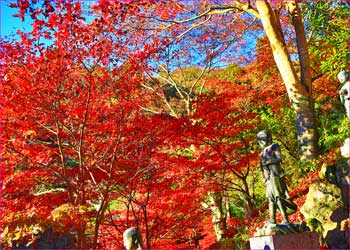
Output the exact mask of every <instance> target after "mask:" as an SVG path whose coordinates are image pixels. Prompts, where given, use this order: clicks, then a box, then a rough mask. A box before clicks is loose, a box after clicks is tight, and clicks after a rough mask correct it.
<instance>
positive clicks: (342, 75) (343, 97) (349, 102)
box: [337, 70, 350, 121]
mask: <svg viewBox="0 0 350 250" xmlns="http://www.w3.org/2000/svg"><path fill="white" fill-rule="evenodd" d="M337 78H338V80H339V82H340V83H341V84H343V87H342V88H341V89H340V91H339V96H340V101H341V103H342V104H344V106H345V110H346V116H347V117H348V119H349V121H350V81H349V79H350V75H349V73H348V72H346V71H345V70H342V71H340V72H339V73H338V75H337Z"/></svg>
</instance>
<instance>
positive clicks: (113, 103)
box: [1, 0, 336, 249]
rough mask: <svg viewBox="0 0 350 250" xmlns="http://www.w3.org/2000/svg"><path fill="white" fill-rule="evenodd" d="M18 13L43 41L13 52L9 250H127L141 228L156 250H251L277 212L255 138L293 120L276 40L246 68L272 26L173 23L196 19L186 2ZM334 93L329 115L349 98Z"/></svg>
mask: <svg viewBox="0 0 350 250" xmlns="http://www.w3.org/2000/svg"><path fill="white" fill-rule="evenodd" d="M10 5H11V7H13V8H17V9H18V14H17V16H18V17H19V18H20V19H22V20H30V22H31V24H32V30H31V31H30V32H27V33H25V32H22V31H18V32H17V35H18V39H17V40H12V41H11V40H1V66H2V72H1V74H2V79H3V81H2V83H1V84H2V92H1V106H2V135H1V144H2V151H1V157H2V167H1V171H2V172H1V174H2V176H1V178H2V180H1V181H2V204H1V206H2V213H1V221H2V247H4V249H10V248H13V247H22V248H24V247H33V248H36V247H40V244H41V243H40V242H41V241H42V240H43V236H44V235H47V234H49V235H48V237H47V238H48V242H46V243H47V244H51V243H52V242H54V241H60V240H62V242H63V241H64V246H63V247H65V248H74V249H122V248H123V242H122V241H123V240H122V233H123V231H124V230H125V229H127V228H129V227H134V226H136V227H138V228H139V229H140V230H141V232H142V235H143V244H144V247H146V248H148V249H150V248H157V249H170V248H172V249H173V248H186V247H190V248H200V247H201V248H210V247H212V248H219V247H221V246H222V245H220V244H221V243H222V242H219V243H218V241H220V240H221V239H223V238H225V237H226V238H230V239H231V241H230V244H231V243H232V244H236V243H237V242H239V243H240V244H243V245H244V244H246V241H245V240H244V239H243V238H239V236H240V235H241V234H242V231H244V230H245V232H244V233H245V235H247V234H248V232H247V230H246V228H248V227H249V226H252V225H253V224H254V225H257V224H259V223H262V220H261V218H259V213H262V211H263V210H264V208H265V207H264V206H265V203H264V202H263V201H261V200H259V199H261V197H263V194H257V193H256V189H257V188H256V187H255V186H256V185H257V184H256V183H257V180H258V177H257V176H258V175H257V165H258V163H257V159H258V153H257V146H256V141H255V140H256V139H255V134H256V132H257V131H258V130H259V129H261V128H264V127H266V126H265V124H262V121H263V122H264V121H265V120H266V117H267V116H266V113H267V112H272V115H271V117H273V118H275V116H276V117H281V114H283V112H284V111H285V110H286V109H288V100H287V99H288V98H287V95H286V92H285V88H284V85H283V82H282V79H281V77H280V75H279V74H278V70H277V68H276V66H275V63H274V61H273V56H272V51H271V49H270V47H269V46H268V40H267V38H266V37H264V36H262V37H259V39H258V43H257V45H256V47H254V48H253V47H252V46H251V47H250V49H252V48H253V49H254V50H255V49H256V55H255V56H253V55H250V54H245V56H242V57H239V56H238V57H237V55H236V54H235V52H236V50H237V49H240V48H244V47H245V46H247V44H244V40H242V39H241V38H242V37H244V36H245V35H246V32H248V31H249V30H250V31H252V32H253V31H254V32H259V31H260V29H261V25H260V24H258V23H256V21H255V19H253V18H251V17H248V16H245V15H244V14H237V16H238V17H239V18H238V17H237V16H234V15H214V14H216V12H215V11H214V12H213V13H211V12H210V13H209V14H210V18H209V17H208V20H207V19H204V20H202V21H203V23H200V24H201V25H198V29H194V28H190V26H188V23H187V22H180V21H177V22H170V20H178V19H179V18H182V19H183V20H186V19H187V18H189V17H190V14H189V13H188V12H186V5H185V4H182V3H178V2H177V1H168V2H166V3H160V2H159V1H152V0H144V1H136V2H135V1H117V2H115V1H102V0H101V1H96V2H94V3H93V4H92V5H91V6H89V9H88V12H87V11H86V9H85V8H86V6H83V5H84V3H79V2H77V1H58V0H57V1H36V0H31V1H28V0H19V1H17V3H12V4H10ZM209 5H210V1H208V2H207V1H202V2H201V3H199V4H198V5H196V7H197V8H198V11H199V10H201V11H204V10H205V9H207V7H208V6H209ZM219 10H220V9H219ZM216 11H218V10H216ZM179 20H180V19H179ZM209 21H211V22H209ZM207 22H208V23H207ZM222 23H227V26H223V25H221V24H222ZM202 24H207V25H206V26H205V25H202ZM255 24H257V25H255ZM194 27H197V26H196V25H195V26H194ZM233 30H235V33H234V35H232V36H233V37H230V36H228V34H231V33H232V31H233ZM187 33H189V34H190V35H189V36H187ZM208 33H209V34H211V36H208V35H207V34H208ZM181 39H182V40H181ZM248 48H249V46H248ZM222 55H225V56H224V57H221V56H222ZM193 58H195V61H196V63H195V66H193V67H187V68H186V67H185V66H188V65H189V63H190V62H191V60H193ZM228 61H229V62H235V63H236V64H232V65H231V66H230V67H231V68H230V67H227V68H225V69H213V68H212V66H213V64H215V63H218V64H219V65H220V64H223V63H227V62H228ZM182 65H185V66H184V67H182ZM186 70H187V71H186ZM326 82H327V79H326V78H325V77H320V78H319V79H318V81H316V84H315V92H314V95H315V100H316V101H317V102H318V103H319V105H320V110H321V111H320V112H323V111H328V110H330V107H329V105H328V106H327V102H328V101H329V98H328V95H330V94H332V95H333V94H334V93H335V92H336V87H334V86H333V87H332V88H327V87H325V84H326ZM331 101H332V102H333V103H334V102H335V100H334V99H332V100H331ZM274 112H275V113H274ZM278 112H280V113H278ZM263 115H265V118H264V117H263ZM261 117H263V118H261ZM271 117H269V118H271ZM262 119H265V120H262ZM271 120H272V118H271ZM274 125H276V124H274ZM276 126H277V125H276ZM285 132H286V131H285ZM286 133H287V132H286ZM281 141H283V139H282V140H281ZM332 143H333V141H332ZM287 146H288V145H287ZM287 150H288V148H287ZM290 151H291V152H292V151H293V150H290ZM290 154H291V155H292V153H290ZM306 188H307V187H305V186H303V190H302V191H303V192H304V191H305V190H306ZM303 195H304V193H300V194H299V193H298V194H296V195H295V196H298V197H299V196H303ZM230 203H231V204H230ZM224 206H226V207H225V208H224ZM218 213H219V215H220V216H217V215H218ZM215 216H217V218H216V217H215ZM240 230H241V231H240ZM219 231H220V232H219ZM45 237H46V236H45ZM54 237H55V240H53V238H54ZM220 237H222V238H220ZM234 237H237V239H238V240H237V242H236V243H234V240H233V238H234ZM62 244H63V243H62Z"/></svg>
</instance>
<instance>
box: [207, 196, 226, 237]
mask: <svg viewBox="0 0 350 250" xmlns="http://www.w3.org/2000/svg"><path fill="white" fill-rule="evenodd" d="M209 201H210V209H211V212H212V222H213V227H214V231H215V234H216V238H217V240H218V241H219V240H221V239H222V238H225V236H226V231H227V227H226V213H225V211H224V210H223V206H222V195H221V194H220V193H215V192H209Z"/></svg>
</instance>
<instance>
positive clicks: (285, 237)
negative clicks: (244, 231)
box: [249, 232, 320, 250]
mask: <svg viewBox="0 0 350 250" xmlns="http://www.w3.org/2000/svg"><path fill="white" fill-rule="evenodd" d="M249 241H250V249H251V250H272V249H274V250H286V249H290V250H291V249H294V250H297V249H298V250H302V249H307V250H316V249H317V250H319V249H320V243H319V236H318V234H317V233H314V232H301V233H289V234H282V235H271V236H260V237H253V238H250V239H249Z"/></svg>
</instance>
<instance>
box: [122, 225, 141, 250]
mask: <svg viewBox="0 0 350 250" xmlns="http://www.w3.org/2000/svg"><path fill="white" fill-rule="evenodd" d="M123 241H124V247H125V249H127V250H136V249H142V248H141V247H142V237H141V232H140V230H139V229H138V228H137V227H130V228H128V229H126V230H125V231H124V233H123Z"/></svg>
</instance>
